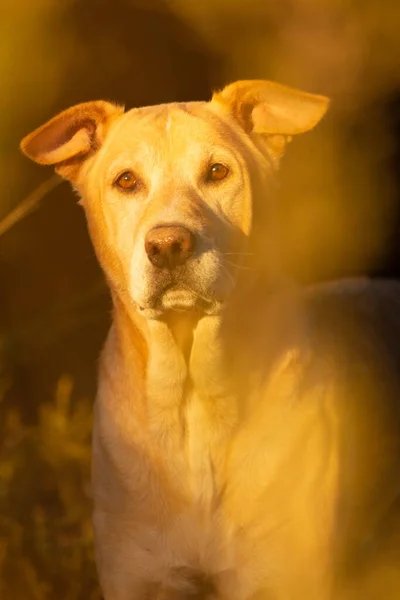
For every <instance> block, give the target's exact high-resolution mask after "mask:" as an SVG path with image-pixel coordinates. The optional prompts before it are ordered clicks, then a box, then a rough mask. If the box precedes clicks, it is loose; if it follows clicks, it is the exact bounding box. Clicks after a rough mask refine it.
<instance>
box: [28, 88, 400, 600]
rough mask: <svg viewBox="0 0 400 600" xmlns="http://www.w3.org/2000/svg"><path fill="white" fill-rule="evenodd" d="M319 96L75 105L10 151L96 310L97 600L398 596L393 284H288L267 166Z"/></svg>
mask: <svg viewBox="0 0 400 600" xmlns="http://www.w3.org/2000/svg"><path fill="white" fill-rule="evenodd" d="M328 104H329V101H328V99H327V98H325V97H324V96H320V95H316V94H310V93H305V92H302V91H299V90H295V89H292V88H289V87H286V86H283V85H280V84H278V83H273V82H268V81H259V80H255V81H238V82H235V83H232V84H230V85H227V86H226V87H225V88H223V89H222V90H221V91H218V92H216V93H214V94H213V96H212V99H211V101H209V102H188V103H171V104H164V105H158V106H150V107H143V108H135V109H132V110H129V111H127V112H125V111H124V108H123V107H122V106H119V105H116V104H112V103H110V102H106V101H96V102H87V103H83V104H80V105H77V106H74V107H72V108H69V109H68V110H65V111H64V112H62V113H61V114H59V115H58V116H56V117H54V118H53V119H51V120H50V121H48V122H47V123H46V124H45V125H43V126H42V127H39V128H38V129H36V130H35V131H33V132H32V133H31V134H29V135H27V136H26V137H25V138H24V139H23V141H22V142H21V149H22V151H23V152H24V153H25V154H26V155H27V156H28V157H29V158H31V159H32V160H34V161H36V162H37V163H39V164H41V165H51V166H53V167H54V168H55V170H56V172H57V173H59V174H60V175H61V176H62V177H64V178H66V179H67V180H69V181H70V182H71V183H72V185H73V187H74V189H75V190H76V191H77V192H78V194H79V196H80V198H81V200H80V203H81V204H82V206H83V208H84V211H85V214H86V219H87V224H88V229H89V233H90V236H91V239H92V241H93V245H94V248H95V251H96V254H97V257H98V260H99V262H100V264H101V266H102V268H103V271H104V274H105V277H106V280H107V282H108V285H109V288H110V292H111V296H112V301H113V322H112V326H111V329H110V332H109V335H108V338H107V341H106V343H105V347H104V349H103V352H102V356H101V361H100V372H99V383H98V394H97V398H96V402H95V407H94V432H93V463H92V472H93V497H94V515H93V522H94V534H95V550H96V562H97V568H98V572H99V579H100V585H101V588H102V592H103V595H104V598H105V600H188V599H192V600H193V599H194V600H206V599H207V600H211V599H221V600H294V599H296V600H300V599H301V600H303V599H307V600H328V599H329V600H331V599H340V600H353V599H359V600H361V599H363V600H364V599H366V598H368V599H375V598H376V599H377V598H378V597H379V598H381V597H383V598H385V599H387V600H391V599H393V600H394V599H395V598H396V599H397V598H399V597H400V502H399V501H400V476H399V475H400V395H399V392H400V349H399V345H400V342H399V339H400V338H399V336H400V286H399V284H397V283H395V282H390V281H376V282H372V281H369V280H368V279H365V280H364V279H363V280H348V281H347V280H346V281H339V282H332V283H326V284H320V285H316V286H313V287H310V288H305V289H301V288H298V286H296V285H294V283H293V282H291V281H290V280H288V279H287V278H286V277H285V274H284V273H283V272H282V268H281V266H280V259H279V255H280V253H279V236H278V235H277V214H276V212H277V211H276V208H275V207H276V202H277V200H276V197H277V192H276V183H275V182H276V173H277V171H278V169H279V164H280V160H281V158H282V156H283V154H284V152H285V150H286V148H287V144H288V142H290V141H291V139H292V138H293V137H294V136H296V135H298V134H302V133H305V132H307V131H309V130H311V129H312V128H314V127H315V126H316V125H317V124H318V123H319V122H320V121H321V119H322V118H323V117H324V115H325V113H326V111H327V109H328Z"/></svg>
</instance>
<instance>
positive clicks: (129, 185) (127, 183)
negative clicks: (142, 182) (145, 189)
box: [114, 171, 137, 191]
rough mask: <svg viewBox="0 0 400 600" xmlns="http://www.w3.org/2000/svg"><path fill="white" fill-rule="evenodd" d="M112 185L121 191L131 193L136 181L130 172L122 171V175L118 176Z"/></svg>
mask: <svg viewBox="0 0 400 600" xmlns="http://www.w3.org/2000/svg"><path fill="white" fill-rule="evenodd" d="M114 185H115V186H116V187H118V188H120V189H121V190H124V191H131V190H133V189H134V188H135V187H136V185H137V179H136V177H135V175H134V174H133V173H132V171H124V173H122V174H121V175H119V176H118V177H117V179H116V180H115V181H114Z"/></svg>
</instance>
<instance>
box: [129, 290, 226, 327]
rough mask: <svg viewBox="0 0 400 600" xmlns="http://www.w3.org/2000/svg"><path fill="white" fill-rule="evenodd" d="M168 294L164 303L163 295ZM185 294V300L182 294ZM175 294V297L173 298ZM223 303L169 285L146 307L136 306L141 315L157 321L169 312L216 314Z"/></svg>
mask: <svg viewBox="0 0 400 600" xmlns="http://www.w3.org/2000/svg"><path fill="white" fill-rule="evenodd" d="M165 293H167V294H168V293H169V295H170V297H169V302H167V303H164V302H163V299H164V295H165ZM185 293H186V294H187V296H186V298H185V297H184V294H185ZM175 294H176V297H174V296H175ZM224 305H225V303H224V302H221V301H219V300H217V298H210V299H207V298H202V297H201V296H199V295H198V294H197V293H196V292H195V291H193V290H188V289H187V288H185V287H184V286H179V285H171V286H168V288H167V289H166V290H163V292H162V293H161V294H158V295H157V297H156V298H154V299H153V301H152V302H149V303H148V304H147V305H145V306H142V305H138V309H139V311H140V312H141V313H142V314H146V313H147V314H148V315H149V317H150V318H155V319H159V318H162V317H163V316H164V315H165V314H167V313H169V312H197V313H200V314H203V315H213V314H218V313H219V312H221V310H222V309H223V307H224Z"/></svg>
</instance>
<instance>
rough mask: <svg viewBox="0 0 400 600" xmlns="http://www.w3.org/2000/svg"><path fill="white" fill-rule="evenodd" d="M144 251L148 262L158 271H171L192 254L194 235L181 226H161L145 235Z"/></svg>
mask: <svg viewBox="0 0 400 600" xmlns="http://www.w3.org/2000/svg"><path fill="white" fill-rule="evenodd" d="M144 245H145V250H146V254H147V256H148V258H149V260H150V262H151V263H152V264H153V265H154V266H155V267H158V268H159V269H162V268H168V269H173V268H174V267H177V266H178V265H182V264H183V263H185V262H186V261H187V260H188V258H190V256H191V255H192V254H193V251H194V246H195V237H194V234H193V233H192V232H191V231H190V229H187V228H186V227H183V226H182V225H169V226H167V225H161V226H158V227H154V228H153V229H151V230H150V231H149V232H148V234H147V235H146V239H145V243H144Z"/></svg>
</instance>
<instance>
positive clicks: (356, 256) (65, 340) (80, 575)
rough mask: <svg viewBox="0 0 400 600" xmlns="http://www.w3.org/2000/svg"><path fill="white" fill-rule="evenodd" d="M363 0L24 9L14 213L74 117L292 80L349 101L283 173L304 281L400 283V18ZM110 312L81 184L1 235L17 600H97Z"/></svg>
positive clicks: (8, 12) (13, 41) (295, 262)
mask: <svg viewBox="0 0 400 600" xmlns="http://www.w3.org/2000/svg"><path fill="white" fill-rule="evenodd" d="M356 4H357V3H354V2H351V3H350V2H349V3H348V4H346V3H342V4H341V7H340V8H338V7H337V5H336V3H333V2H332V3H330V2H329V1H327V2H325V3H322V2H317V1H315V2H313V1H312V0H297V1H296V0H281V1H280V2H278V1H273V0H265V2H262V3H261V2H256V1H255V0H248V1H247V2H239V0H230V2H228V0H214V2H211V1H209V0H202V1H201V0H193V1H192V0H191V1H190V2H189V0H186V1H185V0H176V1H175V2H163V1H162V0H158V1H153V0H148V1H147V2H145V1H142V2H137V1H136V2H135V1H134V0H112V1H111V0H107V1H106V0H69V1H66V2H62V3H61V2H59V1H58V2H56V0H37V1H36V2H35V1H33V0H32V1H29V0H23V1H22V2H21V3H11V2H7V0H6V1H5V2H4V4H2V7H1V9H0V10H1V12H2V17H1V22H2V24H1V26H0V27H1V28H2V29H1V31H0V33H1V34H2V41H3V46H4V51H3V54H2V55H0V67H2V69H3V72H4V78H3V85H2V88H3V90H2V95H3V97H2V98H1V99H0V108H1V111H0V114H1V116H0V123H1V125H2V136H1V140H0V152H1V164H0V176H1V180H2V184H3V185H2V194H1V196H0V220H1V218H2V217H6V215H7V214H8V213H9V212H10V211H11V210H12V209H13V208H15V207H16V206H17V205H18V204H19V203H20V202H21V201H22V200H23V199H24V198H25V197H26V196H27V195H28V194H29V193H30V192H31V191H32V190H34V189H35V188H36V187H37V186H38V185H39V184H40V183H41V182H43V181H44V180H46V179H48V178H49V177H50V176H51V173H50V171H49V170H47V169H44V168H39V167H38V166H36V165H33V164H32V163H30V162H29V161H28V160H26V159H25V158H24V157H23V156H22V155H21V154H20V153H19V150H18V145H19V141H20V139H21V138H22V137H23V136H24V135H25V134H26V133H28V132H29V131H31V130H32V129H34V128H36V127H37V126H38V125H40V124H42V123H43V122H44V121H45V120H47V119H48V118H50V117H51V116H53V115H54V114H55V113H57V112H58V111H60V110H62V109H64V108H67V107H69V106H71V105H72V104H74V103H78V102H83V101H86V100H93V99H101V98H103V99H109V100H115V101H118V102H121V103H124V104H125V105H126V107H127V108H131V107H135V106H140V105H147V104H157V103H162V102H169V101H185V100H207V99H209V98H210V96H211V93H212V90H213V89H216V88H219V87H222V86H223V85H225V84H226V83H228V82H230V81H232V80H234V79H246V78H267V79H275V80H278V81H280V82H281V83H285V84H288V85H293V86H295V87H299V88H303V89H305V90H307V91H310V92H315V93H322V94H326V95H329V96H330V97H331V98H332V100H333V102H332V107H331V111H330V114H329V115H328V116H327V117H326V119H324V121H323V122H322V123H321V125H320V126H319V127H318V128H317V129H316V130H315V131H314V132H312V133H310V134H309V135H307V136H304V137H301V138H300V139H297V140H295V141H293V143H292V145H291V146H290V147H289V152H288V155H287V157H286V158H285V160H284V162H283V166H282V170H281V193H280V209H281V223H282V247H283V249H284V258H285V267H286V269H287V271H288V273H290V274H291V275H292V276H293V277H295V278H296V279H297V280H298V281H300V282H308V281H317V280H322V279H329V278H332V277H337V276H346V275H358V274H369V275H372V276H383V275H384V276H391V277H398V276H399V275H400V241H399V240H400V219H399V209H400V175H399V164H400V59H399V56H400V42H398V41H397V38H398V37H399V36H398V31H400V9H399V8H398V7H397V4H396V3H395V2H393V3H391V2H386V3H385V2H381V3H379V6H376V2H372V1H369V0H366V1H365V2H363V3H359V5H358V6H356ZM322 5H323V6H322ZM109 316H110V302H109V297H108V293H107V289H106V286H105V284H104V281H103V277H102V274H101V272H100V270H99V267H98V265H97V262H96V259H95V257H94V254H93V250H92V247H91V244H90V241H89V239H88V235H87V231H86V225H85V221H84V215H83V212H82V210H81V209H80V208H79V207H78V206H77V199H76V197H75V196H74V195H73V193H72V192H71V190H70V188H69V186H68V185H67V184H66V183H63V184H61V185H60V186H58V187H57V188H55V189H54V190H53V191H52V192H50V193H49V194H48V195H47V196H46V197H45V198H44V199H43V200H42V202H41V204H40V207H39V208H38V209H37V210H36V211H34V212H33V213H31V214H29V215H28V216H26V218H24V219H23V220H21V221H20V222H18V223H17V224H16V225H15V226H14V227H13V228H11V229H9V230H8V231H7V232H6V233H4V235H2V236H1V237H0V595H1V597H2V598H4V599H5V600H22V599H23V600H31V599H32V600H34V599H37V600H44V599H47V598H52V597H58V598H61V599H65V600H79V599H80V598H82V599H83V598H86V599H87V598H97V595H96V594H97V591H96V584H95V575H94V570H93V556H92V550H91V531H90V519H89V516H88V515H89V510H90V494H89V491H88V483H87V482H88V469H89V441H90V425H91V416H90V407H91V403H92V401H93V397H94V392H95V385H96V369H97V357H98V354H99V350H100V347H101V344H102V342H103V340H104V337H105V334H106V331H107V327H108V324H109ZM54 594H57V596H55V595H54Z"/></svg>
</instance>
